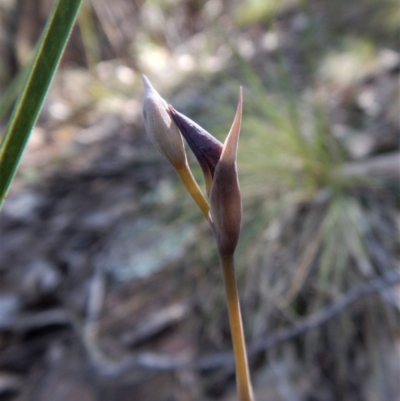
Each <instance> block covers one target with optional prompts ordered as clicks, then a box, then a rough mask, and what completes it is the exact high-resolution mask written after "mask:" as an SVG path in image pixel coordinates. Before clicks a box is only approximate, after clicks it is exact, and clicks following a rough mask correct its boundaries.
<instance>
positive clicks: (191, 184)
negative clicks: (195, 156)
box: [176, 166, 210, 220]
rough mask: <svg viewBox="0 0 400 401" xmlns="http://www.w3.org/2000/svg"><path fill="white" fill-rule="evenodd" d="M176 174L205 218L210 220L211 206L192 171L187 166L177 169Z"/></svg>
mask: <svg viewBox="0 0 400 401" xmlns="http://www.w3.org/2000/svg"><path fill="white" fill-rule="evenodd" d="M176 172H177V173H178V175H179V178H180V179H181V180H182V182H183V184H184V185H185V187H186V189H187V190H188V191H189V193H190V195H191V196H192V198H193V199H194V201H195V202H196V203H197V205H198V207H199V208H200V210H201V211H202V212H203V214H204V216H205V217H206V219H207V220H208V212H209V210H210V205H209V204H208V202H207V200H206V198H205V197H204V195H203V193H202V192H201V189H200V187H199V186H198V185H197V182H196V180H195V179H194V177H193V175H192V173H191V171H190V169H189V168H188V167H187V166H184V167H182V168H179V169H176Z"/></svg>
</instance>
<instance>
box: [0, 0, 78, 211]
mask: <svg viewBox="0 0 400 401" xmlns="http://www.w3.org/2000/svg"><path fill="white" fill-rule="evenodd" d="M81 3H82V0H57V1H56V2H55V3H54V5H53V8H52V10H51V13H50V16H49V19H48V21H47V24H46V26H45V28H44V31H43V34H42V36H41V39H40V42H39V46H38V49H37V52H36V55H35V58H34V61H33V63H32V68H31V70H30V72H29V74H28V77H27V80H26V83H25V85H24V89H23V91H22V93H21V95H20V97H19V99H18V101H17V103H16V105H15V108H14V111H13V114H12V116H11V118H10V120H9V123H8V126H7V128H6V132H5V134H4V137H3V140H2V143H1V146H0V207H1V205H2V203H3V201H4V198H5V196H6V194H7V192H8V189H9V187H10V185H11V182H12V180H13V178H14V175H15V173H16V170H17V168H18V165H19V162H20V159H21V156H22V154H23V151H24V149H25V146H26V144H27V141H28V139H29V135H30V133H31V131H32V129H33V127H34V125H35V123H36V120H37V118H38V116H39V112H40V110H41V108H42V104H43V101H44V99H45V97H46V94H47V91H48V89H49V87H50V84H51V82H52V80H53V76H54V74H55V72H56V70H57V67H58V64H59V62H60V59H61V56H62V54H63V51H64V48H65V45H66V43H67V41H68V38H69V35H70V33H71V30H72V27H73V25H74V22H75V19H76V15H77V13H78V10H79V7H80V5H81Z"/></svg>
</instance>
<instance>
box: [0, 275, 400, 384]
mask: <svg viewBox="0 0 400 401" xmlns="http://www.w3.org/2000/svg"><path fill="white" fill-rule="evenodd" d="M398 284H400V272H398V271H395V270H394V271H391V272H388V273H386V274H384V275H383V276H381V277H378V278H375V279H372V280H370V281H367V282H365V283H362V284H360V285H358V286H357V287H355V288H353V289H352V290H350V291H349V292H348V293H347V294H346V295H343V296H342V297H341V298H340V299H339V300H338V301H336V302H334V303H332V304H331V305H329V306H327V307H326V308H324V309H322V310H321V311H320V312H316V313H315V314H313V315H311V316H309V317H306V318H303V319H301V320H300V321H298V322H297V323H295V324H294V325H293V326H291V327H288V328H286V329H281V330H279V331H277V332H275V333H272V334H268V335H267V336H266V337H263V338H261V339H260V340H259V341H256V342H254V343H253V344H251V345H250V346H249V355H256V354H258V353H259V352H263V351H265V350H267V349H270V348H272V347H275V346H277V345H279V344H282V343H284V342H286V341H289V340H292V339H293V338H296V337H298V336H300V335H302V334H304V333H306V332H307V331H309V330H312V329H315V328H317V327H320V326H323V325H324V324H326V323H328V322H329V321H330V320H331V319H333V318H334V317H335V316H337V315H338V314H339V313H340V312H341V311H343V310H345V309H346V308H349V307H350V306H352V305H353V304H355V303H356V302H357V301H358V300H359V299H360V298H363V297H367V296H370V295H372V294H374V293H376V292H381V291H384V290H385V289H387V288H388V287H392V286H394V285H398ZM85 345H86V344H85ZM95 347H98V345H97V344H95ZM86 348H88V347H87V345H86ZM87 350H88V352H89V355H90V356H92V355H91V349H87ZM1 356H2V354H0V362H1V361H2V359H1ZM92 361H93V362H94V365H95V368H96V370H97V372H98V373H99V374H102V375H104V376H108V377H117V376H120V375H122V374H124V373H126V372H128V371H130V370H132V369H150V370H158V371H167V372H169V371H176V370H180V369H193V370H200V371H206V370H210V369H216V368H220V367H223V366H225V367H228V368H230V367H233V364H234V358H233V355H232V354H231V353H230V352H226V353H219V354H215V355H210V356H205V357H203V358H200V359H198V360H195V361H190V360H188V359H187V358H179V357H173V356H167V355H160V354H155V353H146V352H142V353H140V354H136V355H132V356H128V357H126V358H124V359H122V360H119V361H111V360H109V359H108V358H106V357H105V356H104V358H103V359H102V360H101V361H98V360H96V358H93V357H92Z"/></svg>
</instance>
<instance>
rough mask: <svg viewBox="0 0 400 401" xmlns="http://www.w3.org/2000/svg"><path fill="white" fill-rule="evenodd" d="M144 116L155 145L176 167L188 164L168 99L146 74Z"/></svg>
mask: <svg viewBox="0 0 400 401" xmlns="http://www.w3.org/2000/svg"><path fill="white" fill-rule="evenodd" d="M142 80H143V84H144V89H145V91H144V99H143V117H144V123H145V128H146V132H147V134H148V135H149V136H150V139H151V141H152V142H153V144H154V146H155V147H156V148H157V149H158V150H159V151H160V152H161V154H162V155H164V156H165V157H166V158H167V160H168V161H169V162H170V163H171V164H172V166H173V167H175V169H177V170H179V169H183V168H184V166H186V165H187V159H186V153H185V148H184V145H183V140H182V136H181V134H180V132H179V129H178V127H177V126H176V124H175V123H174V121H173V120H172V118H171V115H170V113H169V110H168V105H167V103H166V101H165V100H164V99H163V98H162V97H161V96H160V95H159V94H158V92H157V91H156V90H155V89H154V88H153V86H152V85H151V83H150V81H149V80H148V78H147V77H146V76H145V75H142Z"/></svg>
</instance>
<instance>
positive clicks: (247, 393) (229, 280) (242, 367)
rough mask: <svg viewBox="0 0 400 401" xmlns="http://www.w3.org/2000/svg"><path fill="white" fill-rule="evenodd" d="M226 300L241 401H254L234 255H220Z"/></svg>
mask: <svg viewBox="0 0 400 401" xmlns="http://www.w3.org/2000/svg"><path fill="white" fill-rule="evenodd" d="M220 260H221V264H222V270H223V272H224V283H225V292H226V299H227V304H228V313H229V324H230V328H231V336H232V343H233V352H234V354H235V363H236V382H237V388H238V393H239V399H240V401H253V400H254V396H253V389H252V386H251V380H250V373H249V365H248V361H247V353H246V343H245V340H244V332H243V323H242V315H241V312H240V303H239V295H238V290H237V286H236V277H235V266H234V260H233V255H220Z"/></svg>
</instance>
